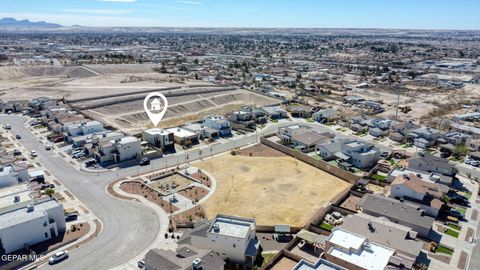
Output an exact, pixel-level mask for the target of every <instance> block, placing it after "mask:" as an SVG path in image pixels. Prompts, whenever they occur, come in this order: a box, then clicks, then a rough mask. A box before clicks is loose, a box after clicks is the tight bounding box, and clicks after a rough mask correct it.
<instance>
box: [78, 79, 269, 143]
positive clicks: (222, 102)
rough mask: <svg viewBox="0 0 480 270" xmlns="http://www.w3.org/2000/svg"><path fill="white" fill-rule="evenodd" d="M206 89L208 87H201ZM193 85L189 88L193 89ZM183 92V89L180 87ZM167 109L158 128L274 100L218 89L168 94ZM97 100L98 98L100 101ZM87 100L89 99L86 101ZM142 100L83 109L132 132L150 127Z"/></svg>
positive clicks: (247, 93) (262, 104) (244, 92)
mask: <svg viewBox="0 0 480 270" xmlns="http://www.w3.org/2000/svg"><path fill="white" fill-rule="evenodd" d="M202 89H203V90H208V88H202ZM197 90H199V88H195V89H193V90H191V91H197ZM182 91H185V90H182ZM168 100H169V101H168V102H169V105H168V110H167V112H166V114H165V116H164V119H162V121H161V122H160V124H159V127H162V128H169V127H175V126H179V125H182V124H185V123H187V122H196V121H198V120H200V119H202V118H203V117H205V116H208V115H212V114H219V115H224V114H227V113H229V112H231V111H235V110H238V109H240V108H241V107H242V106H245V105H254V106H266V105H271V104H275V103H277V102H278V100H277V99H273V98H269V97H265V96H262V95H259V94H256V93H252V92H248V91H245V90H241V89H236V90H230V89H226V90H225V89H222V90H219V91H218V92H214V93H204V94H203V93H202V94H196V93H192V94H189V95H184V96H181V97H168ZM100 101H101V100H100ZM86 103H90V101H88V102H86ZM142 103H143V100H135V101H127V102H119V103H117V104H112V105H107V106H102V107H98V108H94V109H88V110H85V111H84V112H85V113H86V114H87V115H89V116H91V117H92V118H94V119H98V120H100V121H103V122H105V123H108V124H110V125H112V126H114V127H116V128H118V129H121V130H123V131H125V132H127V133H130V134H135V133H138V132H140V131H141V130H144V129H145V128H151V127H153V126H152V124H151V122H150V120H149V119H148V117H147V114H146V113H145V111H144V109H143V104H142Z"/></svg>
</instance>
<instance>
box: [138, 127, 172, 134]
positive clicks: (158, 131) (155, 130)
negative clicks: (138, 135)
mask: <svg viewBox="0 0 480 270" xmlns="http://www.w3.org/2000/svg"><path fill="white" fill-rule="evenodd" d="M143 132H145V133H147V134H150V135H157V134H158V135H168V134H170V133H171V132H168V131H167V130H165V129H163V128H151V129H147V130H144V131H143Z"/></svg>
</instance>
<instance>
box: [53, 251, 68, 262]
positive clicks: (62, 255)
mask: <svg viewBox="0 0 480 270" xmlns="http://www.w3.org/2000/svg"><path fill="white" fill-rule="evenodd" d="M67 258H68V251H66V250H62V251H59V252H57V253H55V254H54V255H53V256H52V257H50V258H49V259H48V264H56V263H59V262H61V261H63V260H65V259H67Z"/></svg>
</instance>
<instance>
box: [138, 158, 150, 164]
mask: <svg viewBox="0 0 480 270" xmlns="http://www.w3.org/2000/svg"><path fill="white" fill-rule="evenodd" d="M138 164H140V166H145V165H149V164H150V159H148V158H142V159H140V162H139V163H138Z"/></svg>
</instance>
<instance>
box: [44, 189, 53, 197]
mask: <svg viewBox="0 0 480 270" xmlns="http://www.w3.org/2000/svg"><path fill="white" fill-rule="evenodd" d="M53 194H55V190H54V189H53V188H47V189H45V195H48V197H50V198H51V197H52V196H53Z"/></svg>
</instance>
